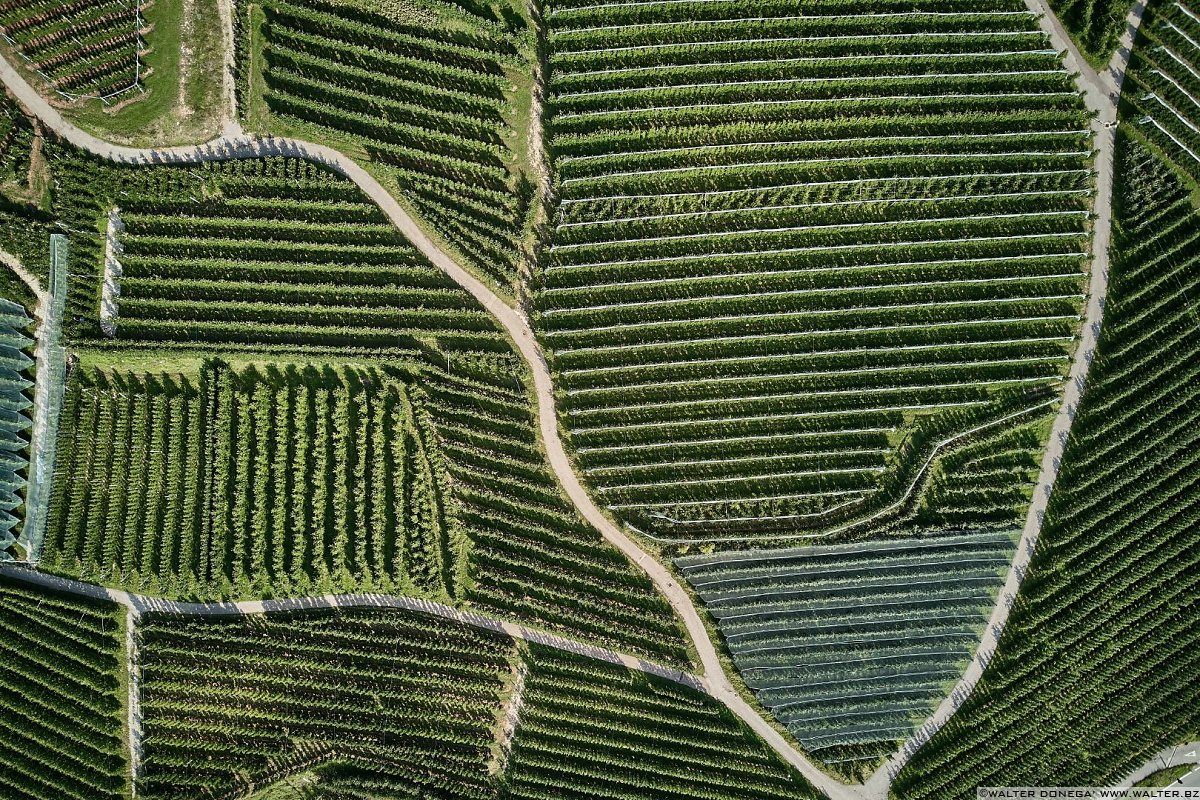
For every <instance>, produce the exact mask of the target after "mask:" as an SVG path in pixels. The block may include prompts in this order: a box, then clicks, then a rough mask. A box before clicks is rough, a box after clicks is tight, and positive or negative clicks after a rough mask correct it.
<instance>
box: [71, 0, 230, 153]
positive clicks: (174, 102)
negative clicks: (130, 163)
mask: <svg viewBox="0 0 1200 800" xmlns="http://www.w3.org/2000/svg"><path fill="white" fill-rule="evenodd" d="M145 17H146V21H147V23H148V24H152V25H153V26H154V27H153V30H151V32H150V34H149V36H148V37H147V44H148V45H149V48H150V50H149V52H148V53H147V54H146V55H145V57H144V61H143V68H144V69H146V70H147V73H148V74H147V75H146V78H145V81H144V86H143V92H142V94H141V96H139V97H132V96H130V97H128V98H121V99H120V100H119V102H117V103H113V104H111V105H108V106H105V105H104V104H103V103H101V102H100V101H99V100H84V101H80V103H79V104H78V105H75V106H73V107H71V108H68V109H67V110H66V111H65V113H64V116H66V117H67V118H68V119H70V120H71V121H72V122H74V123H75V124H76V125H78V126H79V127H81V128H83V129H84V130H86V131H88V132H90V133H92V134H94V135H96V136H100V137H102V138H105V139H109V140H111V141H115V142H119V143H121V144H129V145H135V146H153V145H177V144H192V143H199V142H204V141H208V140H209V139H212V138H214V137H215V136H216V135H217V133H218V132H219V130H220V127H221V116H222V112H223V109H222V102H223V100H222V92H221V86H222V84H221V71H222V68H223V67H222V64H223V61H224V53H223V48H224V43H223V40H222V36H221V26H220V25H218V24H215V21H216V20H217V19H218V12H217V0H155V2H154V4H153V5H151V6H150V7H149V8H147V9H146V11H145Z"/></svg>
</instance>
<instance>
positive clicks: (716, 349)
mask: <svg viewBox="0 0 1200 800" xmlns="http://www.w3.org/2000/svg"><path fill="white" fill-rule="evenodd" d="M547 20H548V22H549V34H548V35H549V53H550V55H549V69H550V81H549V95H550V97H549V103H548V108H549V119H548V123H547V125H548V131H549V133H550V143H549V145H550V150H551V154H552V156H553V158H554V163H555V168H556V174H555V180H556V187H557V189H558V197H557V201H558V208H557V213H556V218H555V230H554V234H553V237H552V240H551V243H550V245H549V246H548V247H547V248H546V249H545V250H544V251H543V252H544V256H545V257H544V258H543V262H542V274H541V281H540V286H539V289H540V291H539V293H538V296H537V300H536V305H537V311H538V316H537V323H538V325H539V327H540V328H541V330H542V331H543V332H544V335H545V338H546V341H547V344H548V345H549V349H550V350H551V357H552V363H553V367H554V369H555V371H556V372H557V377H558V379H559V381H560V384H561V386H562V387H563V388H564V390H565V409H566V419H567V420H568V428H569V430H570V433H571V436H572V441H573V443H574V444H575V446H576V447H577V448H578V451H579V453H580V463H581V466H582V467H583V468H584V470H585V472H587V474H588V476H589V478H590V479H591V482H592V484H593V486H594V488H595V490H596V491H597V492H598V493H599V494H601V495H602V496H603V497H604V498H605V500H606V501H607V502H609V504H610V507H611V508H612V509H613V510H614V511H617V512H619V513H620V514H621V515H622V516H624V517H625V518H626V519H628V520H629V521H630V522H631V523H632V524H634V525H635V527H637V528H638V529H639V530H643V531H646V532H648V533H650V534H653V535H657V536H662V537H665V538H681V537H682V538H688V537H692V538H700V539H702V538H703V537H704V535H706V534H707V533H711V532H712V531H713V529H714V524H716V523H717V522H718V521H719V520H720V519H721V517H722V514H723V513H724V515H725V517H726V519H728V520H729V521H730V522H731V523H736V526H737V527H738V528H739V529H740V530H742V531H745V532H746V533H747V534H749V535H753V534H754V533H755V530H754V529H755V525H756V523H758V526H757V527H758V528H759V530H760V531H761V533H762V535H764V536H767V535H768V534H770V533H772V532H778V531H786V530H788V529H789V528H796V527H805V526H809V527H811V526H814V525H818V526H819V520H820V519H821V518H822V516H823V515H824V514H825V513H827V512H829V511H830V510H831V509H833V508H835V507H839V506H840V505H841V504H843V503H845V502H848V501H850V500H854V499H855V498H861V497H862V496H863V495H867V494H871V493H872V492H874V491H875V490H877V489H879V488H880V487H884V486H888V485H899V484H900V483H901V482H902V481H900V480H899V478H898V477H897V476H898V475H899V473H900V471H901V470H902V469H904V468H906V467H905V466H904V465H903V464H901V463H900V459H899V456H898V455H897V454H896V453H895V452H894V451H892V450H891V449H890V448H889V447H886V446H885V447H883V448H879V449H878V450H877V452H875V453H873V454H872V455H871V456H870V457H866V456H865V454H862V453H859V452H855V451H850V448H848V447H847V441H848V440H847V439H845V438H842V437H838V436H829V435H825V434H834V433H836V432H838V431H846V432H855V433H854V434H853V435H855V436H858V435H859V434H858V433H857V432H858V431H871V432H873V433H876V434H879V433H882V434H885V435H886V434H887V433H894V434H895V438H894V439H893V441H895V440H897V439H904V438H905V437H906V436H907V435H911V434H912V433H913V432H914V431H920V430H923V429H933V428H938V429H939V430H941V427H940V426H942V424H943V421H944V420H946V419H948V418H949V417H948V415H952V414H954V413H955V412H956V411H959V410H962V409H967V408H972V407H982V406H985V405H986V404H987V403H989V402H990V401H991V400H993V399H994V398H995V397H997V396H998V395H1001V394H1005V393H1011V392H1017V393H1019V392H1021V391H1037V390H1039V389H1040V388H1045V387H1050V386H1054V385H1055V384H1056V382H1057V380H1058V379H1059V378H1060V376H1061V375H1062V372H1063V369H1064V367H1065V365H1066V359H1067V357H1068V355H1069V352H1070V349H1071V347H1072V346H1073V341H1074V336H1073V333H1074V331H1073V328H1074V325H1075V323H1076V322H1077V318H1078V314H1079V309H1080V307H1081V305H1082V301H1083V299H1084V298H1083V295H1082V289H1083V282H1082V277H1083V276H1082V274H1081V273H1082V266H1083V263H1084V260H1085V258H1086V256H1087V249H1088V246H1087V240H1086V236H1087V230H1088V220H1089V213H1090V202H1091V197H1090V164H1089V162H1090V158H1091V140H1090V133H1089V131H1088V126H1087V123H1086V112H1085V111H1084V108H1083V106H1082V104H1081V103H1080V100H1079V97H1078V94H1077V92H1076V91H1075V89H1074V88H1073V86H1072V85H1071V82H1070V79H1069V76H1068V75H1067V73H1066V71H1065V70H1064V69H1063V68H1062V66H1061V63H1060V61H1059V58H1058V55H1057V54H1056V53H1055V52H1054V51H1053V49H1051V48H1049V47H1047V45H1048V42H1047V40H1046V39H1045V37H1044V35H1043V34H1042V33H1041V32H1040V30H1039V29H1038V25H1037V20H1036V18H1035V16H1034V15H1033V14H1032V13H1030V12H1029V11H1028V9H1027V8H1025V7H1024V6H1023V5H1021V4H1020V3H1015V2H1014V3H1005V4H998V5H994V6H989V7H988V8H987V9H978V8H967V7H963V6H955V7H953V8H947V7H946V6H945V5H944V4H933V3H915V4H914V3H906V4H903V7H895V8H892V7H888V8H880V7H878V6H877V4H871V3H866V2H857V3H856V2H840V3H838V4H836V5H834V6H829V7H824V6H822V7H816V6H808V5H803V6H801V7H786V8H785V7H782V6H781V5H780V4H779V3H776V2H772V0H762V2H755V3H750V4H748V5H747V4H742V5H737V6H734V5H732V4H728V3H713V4H707V3H706V4H695V3H682V4H681V3H671V2H653V3H641V4H617V5H608V4H587V5H580V4H578V3H565V4H559V3H554V4H551V6H550V9H549V12H548V14H547ZM796 433H806V434H813V435H820V436H819V438H816V439H814V440H812V441H804V440H801V439H797V438H792V439H791V440H788V439H787V438H786V436H787V435H788V434H796ZM950 433H952V431H946V435H949V434H950ZM992 433H999V432H997V431H993V432H992ZM879 438H882V437H879ZM876 441H877V442H878V441H879V439H878V438H877V439H876ZM695 443H704V446H705V447H706V448H708V449H705V450H703V451H701V450H697V449H695V448H693V447H692V446H691V445H693V444H695ZM721 447H728V448H730V449H731V455H730V457H729V458H728V459H725V460H721V459H716V458H712V457H709V458H706V459H702V460H701V461H700V462H692V463H689V459H688V455H689V454H697V453H699V452H704V453H705V455H706V456H707V455H708V454H709V453H710V452H712V451H714V450H716V449H718V448H721ZM824 447H829V448H831V449H829V450H825V449H823V448H824ZM848 451H849V452H848ZM992 478H994V480H993V481H992V483H990V484H989V483H988V482H987V480H983V479H981V480H980V481H979V482H974V483H971V484H970V486H963V487H959V488H960V490H961V491H960V494H963V496H962V497H958V498H957V499H956V500H947V503H950V504H953V503H957V506H958V508H959V509H960V511H961V514H960V516H959V518H958V519H961V520H962V521H963V522H970V521H972V520H974V521H975V522H980V523H984V522H987V523H990V522H994V521H995V520H996V517H997V513H998V512H997V510H996V509H997V507H998V506H1003V505H1005V504H1007V503H1009V502H1010V501H1011V503H1012V504H1014V505H1019V496H1020V494H1021V493H1022V492H1023V486H1024V483H1025V480H1024V476H1023V475H1021V474H1017V473H1010V474H1009V475H1008V476H1005V475H999V474H997V475H994V476H992ZM1010 478H1011V480H1009V479H1010ZM947 491H948V490H947ZM972 492H973V493H974V494H973V495H972V494H970V493H972ZM968 495H969V496H968ZM722 500H724V501H725V505H724V506H723V507H722V505H721V501H722ZM792 501H795V502H792ZM697 504H707V505H706V506H705V510H704V511H703V513H700V512H698V511H697V510H696V509H697V508H698V506H697ZM701 522H704V523H705V524H704V525H701V524H699V523H701ZM768 538H769V537H768Z"/></svg>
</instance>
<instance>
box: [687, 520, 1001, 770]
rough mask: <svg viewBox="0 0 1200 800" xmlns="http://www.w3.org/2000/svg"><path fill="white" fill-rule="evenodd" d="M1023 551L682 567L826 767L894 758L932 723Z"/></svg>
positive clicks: (851, 548) (900, 545)
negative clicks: (869, 752) (852, 754)
mask: <svg viewBox="0 0 1200 800" xmlns="http://www.w3.org/2000/svg"><path fill="white" fill-rule="evenodd" d="M1012 549H1013V540H1012V537H1011V536H1010V535H1008V534H1004V533H980V534H969V535H956V536H954V535H952V536H944V535H943V536H930V537H927V538H920V539H898V538H893V539H889V540H887V541H886V542H878V543H873V544H870V545H866V546H864V545H861V544H847V545H828V546H817V547H807V548H797V549H792V550H765V551H763V550H759V551H748V552H745V553H743V554H741V555H736V556H735V555H733V554H729V555H719V554H718V555H716V556H688V557H684V558H681V559H679V560H678V561H677V565H678V566H679V568H680V569H681V570H682V571H683V574H684V575H685V577H687V579H688V580H689V582H691V583H692V585H693V586H694V587H695V589H696V591H697V593H698V594H699V595H700V597H701V599H703V601H704V603H705V607H706V608H707V609H708V611H709V613H711V614H712V615H713V618H714V619H715V620H716V623H717V626H718V628H719V629H720V631H721V633H722V635H723V636H724V638H725V641H726V644H727V646H728V648H729V651H730V653H731V654H732V656H733V659H734V663H735V664H736V665H737V667H738V669H739V671H740V673H741V675H742V678H743V680H745V682H746V684H747V685H748V686H749V687H750V688H751V689H752V690H754V692H755V694H756V696H757V698H758V700H759V702H761V703H762V704H763V705H764V706H766V707H767V708H768V709H769V710H770V711H771V712H772V713H773V714H774V715H775V716H776V717H777V718H778V719H779V721H780V722H781V723H783V724H784V725H787V726H788V728H789V730H790V731H791V732H792V733H793V735H795V736H796V737H797V739H798V740H799V741H800V742H801V744H803V745H804V746H805V747H806V748H808V749H810V750H812V751H813V752H816V753H817V754H818V755H822V756H828V755H829V752H828V751H829V748H835V750H834V751H833V752H834V753H835V754H837V753H838V752H839V751H838V750H837V749H836V748H844V747H846V746H850V745H853V746H864V745H872V744H877V745H878V746H881V747H882V748H883V749H887V747H888V746H890V745H891V744H892V743H893V742H895V741H897V740H899V739H902V738H904V737H905V736H906V735H907V734H908V733H909V732H910V731H911V730H912V729H913V727H915V725H916V724H917V723H919V721H920V718H921V716H922V715H923V714H926V713H928V712H929V711H931V710H932V708H933V706H934V705H936V703H937V701H938V700H939V699H940V696H941V693H942V686H943V685H944V684H945V683H946V682H947V681H948V680H952V679H954V678H955V677H956V676H957V674H958V672H959V669H960V665H961V663H962V662H963V661H964V660H965V659H966V657H967V656H968V655H969V653H970V647H971V644H972V640H973V637H974V636H975V635H977V631H978V629H979V628H980V627H981V626H982V625H983V622H984V621H985V620H986V618H987V613H988V611H989V610H990V607H991V602H992V599H993V597H994V595H995V592H996V591H997V590H998V588H999V585H1000V580H1001V576H1002V574H1003V573H1004V572H1005V570H1006V568H1007V566H1008V562H1009V559H1010V557H1011V554H1012ZM823 751H824V752H823Z"/></svg>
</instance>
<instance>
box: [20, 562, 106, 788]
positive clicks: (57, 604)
mask: <svg viewBox="0 0 1200 800" xmlns="http://www.w3.org/2000/svg"><path fill="white" fill-rule="evenodd" d="M116 612H117V607H116V606H113V605H110V604H107V603H105V604H100V603H95V602H91V601H86V600H81V599H79V598H74V597H67V596H59V595H56V594H52V593H49V592H46V591H44V590H40V589H33V588H28V587H26V586H25V585H23V584H20V583H15V582H12V581H8V580H5V581H2V582H0V656H2V657H3V663H4V675H3V684H4V698H5V700H4V703H3V705H2V706H0V731H3V734H4V737H5V740H6V741H7V742H8V746H7V750H8V752H7V756H6V764H5V768H4V770H3V772H2V773H0V793H3V794H4V795H6V796H9V797H61V798H65V799H66V800H101V799H107V798H112V800H116V799H117V798H121V797H125V796H127V789H128V778H127V774H128V765H127V764H126V760H125V753H124V749H125V746H124V741H123V735H124V734H123V731H122V726H121V712H122V702H121V699H120V694H119V687H120V685H121V677H120V676H119V672H120V671H123V670H124V662H123V656H124V640H123V638H122V625H121V620H122V615H121V614H119V613H116Z"/></svg>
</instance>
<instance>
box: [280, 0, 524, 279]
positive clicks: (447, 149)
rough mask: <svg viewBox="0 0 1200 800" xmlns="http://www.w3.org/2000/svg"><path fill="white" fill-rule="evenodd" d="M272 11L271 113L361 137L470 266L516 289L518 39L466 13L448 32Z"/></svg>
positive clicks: (305, 7)
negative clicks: (511, 70)
mask: <svg viewBox="0 0 1200 800" xmlns="http://www.w3.org/2000/svg"><path fill="white" fill-rule="evenodd" d="M263 8H264V10H265V11H266V24H265V26H264V34H265V36H264V38H265V46H264V53H265V62H266V71H265V81H266V86H267V91H266V98H265V99H266V104H267V107H268V108H269V109H270V110H271V112H272V113H273V114H276V115H278V116H280V117H284V118H287V119H289V120H291V121H301V122H306V123H311V124H315V125H318V126H321V127H323V128H326V129H328V130H330V131H333V132H335V133H336V134H338V135H348V136H351V137H353V138H354V139H356V140H358V141H359V142H361V145H362V147H364V148H365V149H366V151H367V153H368V155H369V157H370V159H371V160H372V161H375V162H378V163H380V164H384V165H387V166H388V167H391V168H393V169H394V171H395V175H396V177H397V179H398V180H399V188H400V189H401V191H402V192H403V194H404V196H405V197H406V198H407V199H408V200H409V201H410V202H411V203H412V204H413V206H414V207H415V208H416V210H417V212H418V213H419V214H420V215H421V216H422V217H424V218H425V219H426V220H428V221H429V223H430V224H431V225H432V226H433V227H434V229H435V230H436V231H437V232H438V233H439V234H440V235H441V236H442V237H444V238H445V239H446V240H447V241H449V242H450V243H451V244H452V245H454V246H455V247H456V248H457V249H458V250H460V251H461V252H462V254H463V255H464V256H465V257H466V258H467V259H468V261H469V263H470V264H471V266H473V267H474V268H475V269H477V270H478V271H479V272H481V273H483V274H486V275H488V276H489V277H491V278H492V279H494V280H495V281H496V282H497V283H498V284H499V285H500V286H501V287H502V288H504V289H506V290H511V289H512V285H513V284H514V282H515V281H516V278H517V262H518V259H519V258H520V252H519V245H518V241H519V239H520V236H521V233H522V228H523V226H524V221H525V220H524V217H525V211H526V205H525V204H524V203H523V202H522V199H521V197H520V196H519V194H518V192H517V180H516V178H515V177H514V174H512V171H511V170H510V168H509V162H511V161H512V160H513V158H514V154H513V153H512V152H511V150H510V147H509V145H508V144H506V141H505V139H506V138H514V137H516V136H520V135H523V133H522V132H518V131H514V130H513V129H512V126H511V124H510V122H509V121H508V120H506V118H505V117H506V115H508V114H511V113H512V103H511V99H510V97H509V93H510V92H511V90H512V87H511V81H510V79H509V78H508V77H507V75H506V73H505V70H506V65H507V64H508V63H509V62H510V60H511V59H512V57H513V55H514V54H515V50H514V45H513V42H512V41H511V37H509V36H507V35H504V34H503V33H502V32H501V30H500V29H499V28H497V27H496V26H494V25H489V24H484V25H478V24H472V22H471V19H472V18H471V17H468V16H466V15H464V14H462V13H461V12H460V13H459V14H458V15H457V16H458V17H459V20H458V21H457V22H458V24H455V25H449V26H448V25H444V24H439V23H436V22H433V23H428V24H419V23H418V22H417V21H416V20H414V21H412V22H410V23H404V22H401V21H398V20H397V19H392V18H388V17H385V16H382V15H380V14H378V13H376V12H373V11H369V10H366V9H364V8H362V7H360V6H358V5H355V4H353V3H345V2H336V0H269V2H266V3H264V4H263ZM476 22H478V20H476Z"/></svg>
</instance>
